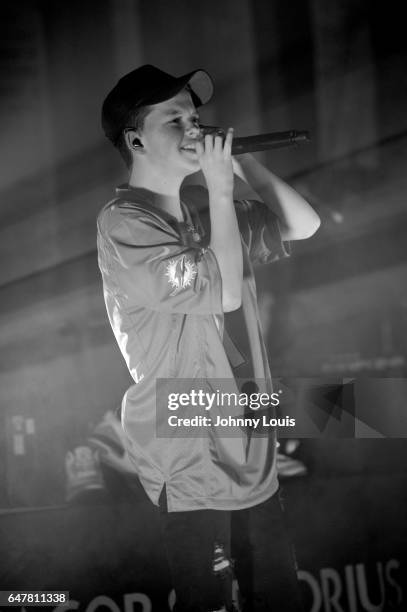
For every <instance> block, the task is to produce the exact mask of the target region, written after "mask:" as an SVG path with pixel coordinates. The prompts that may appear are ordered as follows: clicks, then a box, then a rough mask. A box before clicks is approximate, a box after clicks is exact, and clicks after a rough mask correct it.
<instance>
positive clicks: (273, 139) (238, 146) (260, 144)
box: [200, 125, 310, 155]
mask: <svg viewBox="0 0 407 612" xmlns="http://www.w3.org/2000/svg"><path fill="white" fill-rule="evenodd" d="M200 128H201V132H202V134H203V136H205V134H214V133H215V132H217V133H218V134H220V135H221V136H223V137H224V136H225V131H224V130H223V129H222V128H220V127H216V126H214V125H201V126H200ZM309 142H310V136H309V132H307V131H297V130H289V131H287V132H271V133H270V134H254V135H253V136H242V137H240V138H234V139H233V142H232V155H240V154H241V153H254V152H255V151H267V150H269V149H283V148H286V147H296V146H298V145H301V144H308V143H309Z"/></svg>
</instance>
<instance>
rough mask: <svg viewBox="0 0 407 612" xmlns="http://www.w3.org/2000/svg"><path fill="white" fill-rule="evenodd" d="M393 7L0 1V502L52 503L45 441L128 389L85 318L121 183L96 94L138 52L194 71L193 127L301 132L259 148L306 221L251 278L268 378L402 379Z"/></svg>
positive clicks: (97, 322) (104, 330) (97, 306)
mask: <svg viewBox="0 0 407 612" xmlns="http://www.w3.org/2000/svg"><path fill="white" fill-rule="evenodd" d="M398 11H399V8H398V7H397V6H396V5H392V6H391V8H390V7H388V6H383V5H379V3H371V2H369V1H368V0H357V1H350V0H348V1H347V2H343V1H340V0H331V1H330V2H329V3H326V2H323V1H322V0H307V1H304V0H292V1H291V2H289V3H287V2H284V1H283V0H273V1H269V0H267V1H266V0H264V1H257V2H250V1H249V0H238V1H236V0H222V1H221V2H219V1H217V2H215V1H214V0H211V1H208V2H205V3H198V2H191V1H190V0H177V1H172V2H167V1H158V0H153V1H151V0H120V1H118V0H117V1H113V0H110V1H109V0H99V1H98V2H97V3H96V2H91V1H86V0H85V1H83V0H82V1H81V2H79V1H78V0H72V1H71V2H69V3H59V2H58V3H56V2H51V1H40V0H38V1H32V2H19V3H18V5H16V4H15V3H12V2H9V1H4V2H2V3H1V8H0V31H1V36H0V49H1V64H0V72H1V92H0V94H1V95H0V121H1V133H2V136H3V138H2V139H1V142H0V152H1V158H2V171H1V174H0V249H1V261H2V262H3V265H2V266H1V270H0V326H1V327H0V350H1V355H2V358H1V364H0V389H1V391H0V393H1V419H2V424H3V427H2V428H1V429H2V433H1V434H0V436H1V438H0V454H1V457H0V459H1V462H0V465H1V467H0V494H1V496H2V505H3V507H15V506H21V505H23V506H24V505H25V506H36V505H48V504H58V503H63V501H64V457H65V453H66V452H67V450H68V449H70V448H72V447H73V446H76V445H77V444H79V443H80V442H81V441H83V440H85V439H86V437H87V435H88V433H89V431H90V430H91V429H92V427H93V425H94V424H96V423H97V422H98V421H99V420H100V418H101V416H102V415H103V414H104V413H105V412H106V411H107V410H109V409H115V408H116V407H117V406H118V405H119V403H120V401H121V397H122V395H123V393H124V391H125V389H126V388H127V387H128V386H129V385H130V383H131V381H130V377H129V375H128V373H127V371H126V368H125V365H124V362H123V360H122V357H121V355H120V353H119V350H118V349H117V347H116V345H115V344H114V341H113V336H112V334H111V330H110V328H109V326H108V322H107V317H106V315H105V310H104V304H103V299H102V288H101V283H100V278H99V272H98V268H97V259H96V248H95V247H96V244H95V237H96V233H95V220H96V216H97V213H98V211H99V209H100V208H101V207H102V206H103V204H104V203H105V202H106V201H107V200H108V199H109V198H111V197H112V194H113V187H114V186H115V185H116V184H118V183H120V182H122V181H124V180H125V174H124V168H122V164H121V160H120V158H119V156H118V155H117V154H116V152H115V151H114V150H113V149H112V148H111V147H110V146H109V144H108V143H107V142H106V141H105V139H104V137H103V135H102V132H101V129H100V126H99V115H100V105H101V101H102V100H103V98H104V96H105V95H106V93H107V91H108V90H109V89H110V88H111V86H112V84H113V83H114V82H115V81H116V80H117V79H118V78H119V77H120V76H121V75H122V74H123V73H124V72H126V71H128V70H130V69H132V68H133V67H135V66H136V65H138V64H142V63H153V64H154V63H155V64H157V65H159V66H160V67H162V68H163V69H165V70H168V71H170V72H172V73H174V74H183V73H184V72H186V71H188V70H191V69H193V68H195V67H205V68H206V69H207V70H208V71H209V72H210V73H211V74H212V75H213V78H214V80H215V88H216V95H215V98H214V100H213V101H212V102H211V103H210V104H209V105H208V106H207V108H205V110H204V112H203V114H202V118H203V120H204V122H207V123H209V124H213V123H215V124H216V123H219V124H220V125H230V124H232V125H234V126H235V128H236V132H237V133H238V134H240V135H244V134H249V133H255V132H257V131H258V132H260V131H274V130H275V131H277V130H278V131H279V130H284V129H293V128H296V129H308V130H310V131H311V134H312V143H311V144H310V145H309V146H307V147H301V148H298V149H295V150H291V149H290V150H288V149H287V150H282V151H277V152H270V153H267V154H264V155H263V160H264V161H265V162H266V163H267V164H268V165H269V167H270V168H272V169H274V170H275V172H276V173H277V174H279V175H281V176H283V177H285V178H286V179H287V180H288V182H289V183H290V184H292V185H294V186H295V187H296V188H297V189H298V190H299V191H300V192H301V193H303V194H304V195H305V196H306V197H307V198H308V199H309V200H310V202H311V203H312V204H313V205H314V206H315V208H316V209H317V211H318V212H319V214H320V216H321V218H322V227H321V229H320V230H319V232H318V233H317V234H316V235H315V236H314V237H312V238H311V239H310V240H307V241H304V242H297V243H295V244H294V245H293V249H292V250H293V255H292V257H291V259H290V260H289V261H284V262H281V263H277V264H275V265H273V266H266V267H263V268H259V269H258V271H257V276H258V289H259V295H260V306H261V311H262V318H263V323H264V327H265V331H266V334H267V338H268V349H269V352H270V358H271V362H272V366H273V371H274V372H275V374H276V375H277V374H278V375H290V376H296V375H301V376H319V375H323V374H326V373H332V372H334V373H335V374H338V375H339V376H348V375H373V376H385V377H386V376H393V377H394V376H404V375H405V371H406V352H407V347H406V331H407V292H406V288H405V282H403V281H404V279H405V277H406V271H407V251H406V249H405V229H406V226H407V223H406V222H407V212H406V207H405V192H406V181H407V173H406V172H405V163H404V158H405V153H406V148H407V138H406V128H407V116H406V114H405V112H404V109H405V107H406V102H407V100H406V97H407V86H406V85H407V83H406V80H407V75H406V71H405V59H406V43H405V36H404V33H403V32H402V23H403V21H402V19H401V13H399V12H398ZM344 444H346V443H344ZM404 448H405V447H404V445H403V444H399V445H398V446H397V449H398V450H397V454H396V459H395V460H397V458H401V457H403V453H405V450H404ZM366 452H368V451H366ZM369 452H370V451H369ZM368 454H369V453H368ZM373 454H374V453H373ZM341 457H342V459H341V461H342V464H343V465H344V464H345V463H346V461H348V463H349V465H353V468H354V469H358V467H357V464H355V463H353V464H352V463H351V462H352V459H349V457H352V454H350V455H349V454H348V453H346V452H344V453H343V454H342V455H341Z"/></svg>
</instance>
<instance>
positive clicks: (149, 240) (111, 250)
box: [98, 207, 223, 314]
mask: <svg viewBox="0 0 407 612" xmlns="http://www.w3.org/2000/svg"><path fill="white" fill-rule="evenodd" d="M118 208H119V207H116V210H108V211H105V214H104V215H103V218H102V219H99V221H98V226H99V235H100V236H101V238H100V239H99V262H100V265H101V269H102V276H104V277H105V278H106V275H109V276H110V279H109V286H110V287H114V292H115V296H116V298H117V299H119V300H121V301H122V302H123V304H124V306H125V307H126V308H128V309H131V308H132V307H135V306H143V307H146V308H150V309H152V310H159V311H165V312H178V313H194V314H220V313H222V312H223V309H222V285H221V275H220V271H219V267H218V263H217V260H216V257H215V254H214V253H213V251H212V250H211V249H210V248H199V246H198V245H197V247H196V248H195V247H191V246H186V245H184V244H183V243H182V241H181V238H180V236H179V235H178V234H177V232H176V231H175V230H173V229H172V228H171V227H170V226H169V225H168V226H167V225H166V224H164V223H163V222H162V221H161V220H158V219H155V218H154V216H152V215H150V214H148V213H145V212H144V211H142V210H140V209H133V210H132V209H130V208H127V209H124V210H121V211H120V210H117V209H118Z"/></svg>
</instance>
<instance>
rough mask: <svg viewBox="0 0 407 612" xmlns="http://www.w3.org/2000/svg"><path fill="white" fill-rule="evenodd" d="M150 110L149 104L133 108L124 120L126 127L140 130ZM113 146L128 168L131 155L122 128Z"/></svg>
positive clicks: (131, 159) (130, 162)
mask: <svg viewBox="0 0 407 612" xmlns="http://www.w3.org/2000/svg"><path fill="white" fill-rule="evenodd" d="M150 110H151V106H140V107H139V108H135V109H134V110H133V111H132V112H130V113H129V116H128V120H127V122H126V123H127V126H126V127H131V128H133V129H134V130H139V131H142V130H143V128H144V121H145V119H146V117H147V115H148V114H149V112H150ZM114 146H115V147H116V148H117V150H118V151H119V153H120V155H121V156H122V158H123V159H124V162H125V164H126V166H127V168H128V169H130V168H131V164H132V162H133V157H132V155H131V152H130V149H129V147H128V144H127V142H126V138H125V135H124V130H122V131H121V133H120V136H119V138H118V139H117V141H116V142H115V145H114Z"/></svg>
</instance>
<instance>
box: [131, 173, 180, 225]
mask: <svg viewBox="0 0 407 612" xmlns="http://www.w3.org/2000/svg"><path fill="white" fill-rule="evenodd" d="M183 179H184V177H183V176H180V177H177V176H171V177H168V176H165V174H164V173H162V172H161V173H160V172H159V171H154V170H153V171H151V169H149V171H148V172H145V171H144V172H143V169H142V168H140V167H136V166H135V165H133V167H132V169H131V172H130V177H129V186H130V187H138V188H141V189H147V190H148V191H150V192H151V194H152V199H153V204H154V206H157V208H160V209H161V210H165V211H166V212H168V213H170V214H171V215H173V216H174V217H176V218H177V219H178V221H182V220H183V214H182V209H181V201H180V196H179V192H180V188H181V184H182V181H183Z"/></svg>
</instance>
